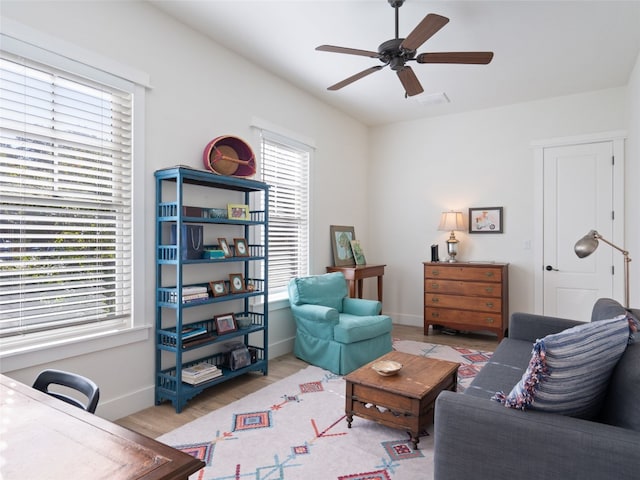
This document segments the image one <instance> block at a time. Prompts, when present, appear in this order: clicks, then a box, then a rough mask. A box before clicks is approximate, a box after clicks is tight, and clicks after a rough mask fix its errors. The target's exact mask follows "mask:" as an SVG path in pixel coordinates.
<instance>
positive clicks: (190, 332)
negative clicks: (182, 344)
mask: <svg viewBox="0 0 640 480" xmlns="http://www.w3.org/2000/svg"><path fill="white" fill-rule="evenodd" d="M167 330H168V331H170V332H173V333H175V332H176V329H175V328H169V329H167ZM206 333H207V329H206V328H205V327H194V326H188V325H186V326H184V327H182V330H181V331H180V336H181V337H182V341H185V340H189V339H192V338H194V337H199V336H201V335H204V334H206Z"/></svg>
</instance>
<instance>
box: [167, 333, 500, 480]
mask: <svg viewBox="0 0 640 480" xmlns="http://www.w3.org/2000/svg"><path fill="white" fill-rule="evenodd" d="M394 348H395V349H396V350H400V351H404V352H407V353H414V354H417V355H423V356H429V357H434V358H440V359H443V360H453V361H457V362H460V363H461V364H462V366H461V369H460V370H461V372H462V373H461V378H460V384H461V387H463V388H464V384H468V383H469V382H470V381H471V378H472V377H473V376H474V375H475V373H473V372H477V370H478V369H479V368H481V365H482V364H483V363H486V361H487V360H488V358H489V357H490V355H491V354H490V352H478V351H473V350H468V349H459V348H451V347H444V346H440V345H433V344H426V343H421V342H410V341H397V342H394ZM470 366H475V367H476V368H470V369H467V367H470ZM459 390H460V389H459ZM344 392H345V382H344V380H343V378H342V377H341V376H339V375H335V374H333V373H331V372H328V371H326V370H323V369H321V368H318V367H314V366H308V367H306V368H304V369H303V370H300V371H299V372H297V373H295V374H293V375H291V376H289V377H287V378H285V379H283V380H280V381H278V382H276V383H274V384H272V385H269V386H267V387H265V388H263V389H261V390H259V391H257V392H255V393H252V394H250V395H247V396H246V397H245V398H243V399H241V400H238V401H236V402H233V403H231V404H229V405H227V406H225V407H222V408H220V409H218V410H215V411H213V412H211V413H209V414H207V415H205V416H203V417H201V418H199V419H197V420H194V421H193V422H190V423H188V424H186V425H184V426H182V427H180V428H178V429H176V430H173V431H172V432H169V433H167V434H165V435H163V436H161V437H159V438H158V440H159V441H161V442H164V443H166V444H168V445H171V446H173V447H175V448H178V449H179V450H182V451H184V452H187V453H189V454H191V455H193V456H194V457H196V458H199V459H201V460H203V461H204V462H205V463H206V467H205V468H203V469H202V470H200V471H199V472H197V473H195V474H193V475H192V476H191V477H190V480H240V479H252V480H290V479H304V480H316V479H317V480H327V479H336V480H402V479H407V480H410V479H414V478H420V479H427V480H428V479H431V478H433V436H432V435H431V433H432V428H433V427H430V428H429V429H428V431H426V432H422V435H421V436H420V443H419V444H418V449H417V450H414V448H413V446H412V444H411V442H410V440H409V436H408V435H407V433H406V432H404V431H401V430H396V429H391V428H388V427H384V426H382V425H379V424H377V423H375V422H371V421H368V420H364V419H361V418H358V417H354V419H353V424H352V428H348V427H347V422H346V419H345V413H344V407H345V398H344Z"/></svg>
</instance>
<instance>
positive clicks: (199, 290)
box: [170, 286, 209, 303]
mask: <svg viewBox="0 0 640 480" xmlns="http://www.w3.org/2000/svg"><path fill="white" fill-rule="evenodd" d="M176 298H177V293H172V294H171V300H170V301H171V302H173V303H175V301H176ZM206 298H209V293H208V291H207V287H198V286H194V287H182V303H190V302H196V301H198V300H204V299H206Z"/></svg>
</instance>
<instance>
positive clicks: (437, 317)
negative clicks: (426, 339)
mask: <svg viewBox="0 0 640 480" xmlns="http://www.w3.org/2000/svg"><path fill="white" fill-rule="evenodd" d="M424 318H425V320H426V321H427V322H428V323H429V324H432V325H440V324H445V325H446V326H448V327H452V328H455V327H456V326H458V325H465V326H467V328H470V327H471V326H478V327H493V328H495V327H500V325H501V324H502V317H501V315H500V314H495V315H494V314H491V313H483V312H466V311H463V310H448V309H446V308H425V309H424Z"/></svg>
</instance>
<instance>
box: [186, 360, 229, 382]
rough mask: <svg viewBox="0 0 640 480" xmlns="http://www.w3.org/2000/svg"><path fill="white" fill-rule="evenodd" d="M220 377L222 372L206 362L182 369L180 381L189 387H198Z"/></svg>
mask: <svg viewBox="0 0 640 480" xmlns="http://www.w3.org/2000/svg"><path fill="white" fill-rule="evenodd" d="M220 376H222V370H220V369H219V368H218V367H216V366H215V365H212V364H210V363H206V362H202V363H198V364H196V365H193V366H191V367H187V368H183V369H182V381H183V382H185V383H189V384H191V385H199V384H200V383H203V382H207V381H209V380H212V379H214V378H216V377H220Z"/></svg>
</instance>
